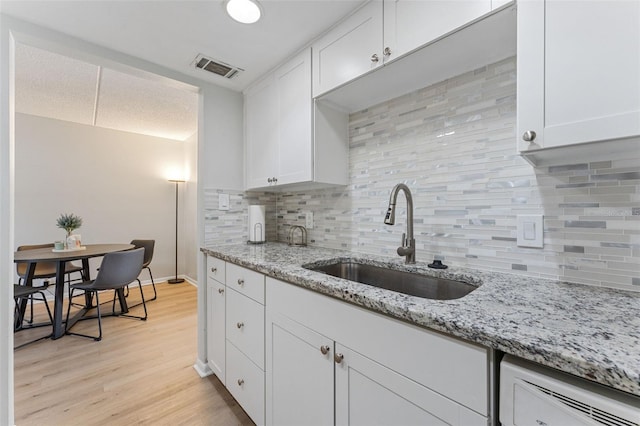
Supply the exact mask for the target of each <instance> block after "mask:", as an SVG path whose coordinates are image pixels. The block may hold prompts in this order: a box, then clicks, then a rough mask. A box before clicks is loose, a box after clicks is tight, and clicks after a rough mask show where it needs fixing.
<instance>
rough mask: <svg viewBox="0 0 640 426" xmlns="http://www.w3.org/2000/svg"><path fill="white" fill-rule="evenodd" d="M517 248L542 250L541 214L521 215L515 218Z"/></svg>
mask: <svg viewBox="0 0 640 426" xmlns="http://www.w3.org/2000/svg"><path fill="white" fill-rule="evenodd" d="M517 221H518V228H517V243H518V247H533V248H543V247H544V243H543V237H544V235H543V234H544V218H543V216H542V215H541V214H521V215H518V217H517Z"/></svg>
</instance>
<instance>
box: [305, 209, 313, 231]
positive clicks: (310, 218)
mask: <svg viewBox="0 0 640 426" xmlns="http://www.w3.org/2000/svg"><path fill="white" fill-rule="evenodd" d="M305 222H306V224H305V226H304V227H305V228H307V229H313V212H306V213H305Z"/></svg>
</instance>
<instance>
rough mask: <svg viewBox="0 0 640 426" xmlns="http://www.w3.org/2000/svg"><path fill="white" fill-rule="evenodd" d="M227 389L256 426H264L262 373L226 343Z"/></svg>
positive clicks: (232, 346)
mask: <svg viewBox="0 0 640 426" xmlns="http://www.w3.org/2000/svg"><path fill="white" fill-rule="evenodd" d="M227 389H228V390H229V392H231V395H233V397H234V398H235V399H236V401H238V403H239V404H240V406H242V408H243V409H244V411H246V413H247V414H248V415H249V417H251V419H252V420H253V421H254V422H255V423H256V424H258V425H262V424H264V372H263V371H262V370H261V369H260V368H258V366H256V365H255V364H254V363H253V362H251V360H249V358H247V357H246V356H245V355H244V354H243V353H242V352H240V351H239V350H238V348H236V347H235V346H234V345H233V344H231V343H227Z"/></svg>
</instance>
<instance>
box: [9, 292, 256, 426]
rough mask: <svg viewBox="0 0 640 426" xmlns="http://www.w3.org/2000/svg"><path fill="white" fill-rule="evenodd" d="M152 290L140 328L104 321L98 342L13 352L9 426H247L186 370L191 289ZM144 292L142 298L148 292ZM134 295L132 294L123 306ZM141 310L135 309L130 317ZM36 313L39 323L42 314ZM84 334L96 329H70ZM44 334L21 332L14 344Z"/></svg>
mask: <svg viewBox="0 0 640 426" xmlns="http://www.w3.org/2000/svg"><path fill="white" fill-rule="evenodd" d="M156 287H157V288H158V299H157V300H155V301H153V302H149V303H148V305H147V307H148V310H149V319H148V320H147V321H146V322H145V321H140V320H135V319H129V318H122V317H120V318H115V317H111V318H105V319H104V320H103V333H104V334H103V339H102V341H100V342H95V341H93V340H90V339H86V338H82V337H76V336H64V337H62V338H61V339H58V340H50V339H45V340H41V341H39V342H36V343H33V344H31V345H27V346H25V347H23V348H20V349H17V350H15V352H14V357H15V420H16V424H17V425H18V426H21V425H106V424H109V425H133V424H153V425H252V424H253V423H252V422H251V420H250V419H249V417H247V415H246V414H245V413H244V411H243V410H242V409H241V408H240V407H239V406H238V405H237V403H236V402H235V400H234V399H233V398H232V397H231V395H230V394H229V393H228V392H227V391H226V389H225V388H224V387H223V386H222V384H221V383H220V382H219V381H218V379H217V378H215V376H209V377H207V378H204V379H201V378H200V377H199V376H198V374H197V373H196V371H195V370H194V369H193V367H192V366H193V364H194V362H195V359H196V354H197V349H196V346H197V342H196V288H195V287H193V286H191V285H189V284H187V283H183V284H178V285H170V284H166V283H163V284H159V285H156ZM144 289H145V295H147V297H149V293H150V292H151V287H149V286H146V287H145V288H144ZM137 291H138V290H137V287H136V288H134V289H132V291H131V295H130V298H133V297H135V296H136V292H137ZM107 294H108V293H104V299H107ZM138 294H139V293H138ZM103 306H107V307H108V308H107V309H110V304H109V305H103ZM40 308H43V306H40ZM141 310H142V307H141V306H140V307H138V308H134V311H135V313H136V314H137V312H140V311H141ZM37 312H38V315H39V316H38V318H45V317H46V314H45V315H42V313H43V312H44V309H42V312H40V310H38V311H37ZM83 330H84V332H88V333H90V334H93V333H96V332H97V322H96V321H95V320H89V321H84V322H81V323H78V324H77V325H76V327H74V331H80V332H83ZM49 331H50V329H49V328H46V329H34V330H26V331H21V332H19V333H17V334H16V337H15V343H16V345H18V344H20V343H21V342H22V341H24V340H28V339H32V338H33V337H34V336H37V335H38V334H42V333H47V332H49Z"/></svg>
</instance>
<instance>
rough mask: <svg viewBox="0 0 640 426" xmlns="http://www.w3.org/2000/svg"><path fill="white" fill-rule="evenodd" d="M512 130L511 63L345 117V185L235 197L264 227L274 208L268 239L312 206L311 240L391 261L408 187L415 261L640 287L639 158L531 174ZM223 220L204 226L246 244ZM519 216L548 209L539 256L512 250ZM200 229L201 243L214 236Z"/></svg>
mask: <svg viewBox="0 0 640 426" xmlns="http://www.w3.org/2000/svg"><path fill="white" fill-rule="evenodd" d="M515 123H516V62H515V58H510V59H506V60H504V61H500V62H498V63H495V64H492V65H489V66H486V67H483V68H480V69H477V70H475V71H473V72H469V73H466V74H463V75H460V76H458V77H455V78H452V79H449V80H446V81H444V82H441V83H438V84H436V85H433V86H430V87H427V88H424V89H421V90H419V91H416V92H413V93H411V94H408V95H405V96H401V97H398V98H396V99H393V100H391V101H388V102H385V103H382V104H380V105H376V106H373V107H371V108H368V109H366V110H364V111H360V112H357V113H354V114H352V115H351V117H350V123H349V134H350V152H349V155H350V159H349V167H350V184H349V185H348V186H346V187H339V188H334V189H323V190H313V191H308V192H292V193H282V194H277V195H276V194H272V195H269V194H259V195H258V194H253V195H249V194H242V193H238V194H235V195H232V201H234V200H236V202H237V203H240V204H242V203H245V204H247V205H248V204H267V205H268V206H270V207H268V208H267V209H268V213H267V216H268V218H267V220H268V221H269V217H272V216H271V213H270V209H271V208H272V209H274V211H275V214H274V216H273V218H274V220H273V222H275V226H273V227H271V228H270V227H269V226H267V231H268V239H269V240H271V241H273V240H275V239H277V240H278V241H286V237H287V233H288V230H289V227H290V226H291V225H304V224H305V219H304V214H305V212H307V211H312V212H313V213H314V222H315V223H314V225H315V226H314V228H313V229H309V230H308V234H309V240H310V242H311V244H313V245H316V246H320V247H327V248H339V249H349V250H353V251H357V252H361V253H371V254H378V255H386V256H391V257H396V256H397V255H396V252H395V251H396V248H397V247H398V246H399V245H400V239H401V236H402V233H403V232H404V231H405V218H406V204H405V200H404V196H403V195H402V194H400V195H399V196H398V210H397V214H396V225H394V226H388V225H384V223H383V219H384V215H385V212H386V209H387V206H388V202H389V194H390V191H391V188H393V186H394V185H395V184H397V183H399V182H404V183H406V184H407V185H408V186H409V188H410V189H411V191H412V194H413V201H414V231H415V238H416V247H417V254H416V257H417V259H418V261H431V260H432V259H434V258H435V259H440V260H442V261H443V262H444V263H445V264H449V265H455V266H466V267H470V268H475V269H480V270H488V271H502V272H512V273H515V274H524V275H530V276H540V277H545V278H554V279H561V280H564V281H570V282H577V283H583V284H590V285H603V286H608V287H619V288H625V289H631V290H636V291H640V153H631V154H630V156H629V158H627V159H624V160H617V161H616V160H612V161H608V160H607V159H606V158H602V159H598V161H596V162H591V163H580V164H573V163H572V162H571V159H570V158H567V164H566V165H561V166H553V167H547V168H534V167H532V166H531V165H530V164H529V163H527V162H526V161H525V160H524V159H523V158H521V157H520V156H519V155H517V154H516V142H515V140H516V136H515ZM214 192H215V191H214ZM205 198H207V197H205ZM210 198H211V199H213V198H215V205H216V206H217V198H216V197H215V194H214V193H212V194H211V197H210ZM258 200H260V202H259V203H258V202H253V201H258ZM218 213H222V212H217V211H216V212H215V213H213V212H210V211H209V210H208V211H207V216H208V220H207V223H208V224H213V223H219V224H220V225H222V226H223V228H222V234H223V235H225V237H224V238H225V240H233V239H237V240H240V241H241V238H240V237H239V235H238V234H239V231H242V232H245V237H244V238H245V239H246V230H245V229H244V228H246V225H245V224H240V218H239V216H238V215H235V216H234V215H225V216H224V219H222V216H220V215H218ZM242 213H244V215H245V216H244V217H245V223H246V208H245V209H243V211H242ZM520 214H544V232H545V233H544V248H543V249H534V248H522V247H517V245H516V216H517V215H520ZM209 215H211V216H210V217H209ZM227 216H231V217H233V218H235V219H232V218H229V219H227V218H226V217H227ZM212 218H215V220H211V219H212ZM238 226H239V227H240V228H239V229H236V228H237V227H238ZM207 229H208V231H207V233H208V234H207V238H208V240H210V239H213V235H214V234H217V233H218V232H219V230H218V229H217V225H216V227H215V229H216V230H215V231H212V229H213V228H211V227H208V228H207ZM229 242H231V241H229Z"/></svg>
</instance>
